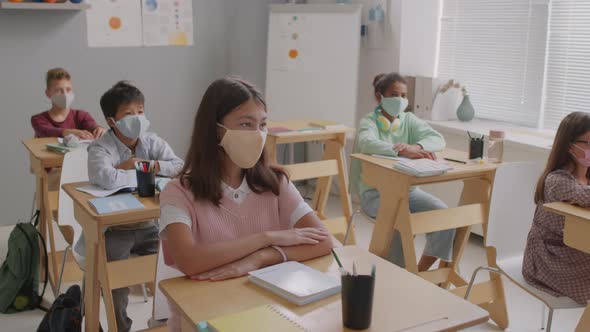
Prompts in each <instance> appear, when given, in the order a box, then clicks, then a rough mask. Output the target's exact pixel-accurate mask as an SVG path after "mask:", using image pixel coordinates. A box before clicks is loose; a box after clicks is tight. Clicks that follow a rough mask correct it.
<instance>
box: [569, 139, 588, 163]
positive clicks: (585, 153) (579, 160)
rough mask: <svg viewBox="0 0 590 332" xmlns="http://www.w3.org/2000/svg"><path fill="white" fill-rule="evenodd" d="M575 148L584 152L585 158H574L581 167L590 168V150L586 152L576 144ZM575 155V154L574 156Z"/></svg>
mask: <svg viewBox="0 0 590 332" xmlns="http://www.w3.org/2000/svg"><path fill="white" fill-rule="evenodd" d="M574 146H575V147H576V148H578V149H580V150H582V151H584V157H583V158H578V157H576V156H574V158H576V160H577V161H578V162H579V163H580V165H582V166H584V167H590V150H584V149H582V148H581V147H579V146H577V145H575V144H574ZM572 155H573V154H572Z"/></svg>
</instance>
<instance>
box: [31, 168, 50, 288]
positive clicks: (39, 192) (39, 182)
mask: <svg viewBox="0 0 590 332" xmlns="http://www.w3.org/2000/svg"><path fill="white" fill-rule="evenodd" d="M35 183H36V184H35V187H36V192H35V200H36V202H37V210H39V211H40V212H41V211H43V210H44V204H43V177H41V176H39V175H37V174H35ZM38 228H39V233H41V236H43V238H44V239H45V240H46V242H45V243H47V225H46V224H45V216H44V215H43V214H41V215H39V225H38ZM41 250H43V249H41ZM41 254H43V253H41ZM40 264H41V270H40V271H41V278H43V280H45V278H49V276H46V275H45V261H44V260H41V262H40ZM50 275H51V274H50ZM49 285H50V286H51V287H53V285H51V282H50V283H49Z"/></svg>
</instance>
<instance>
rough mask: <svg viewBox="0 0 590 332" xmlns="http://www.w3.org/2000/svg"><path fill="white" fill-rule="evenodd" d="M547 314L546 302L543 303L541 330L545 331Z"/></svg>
mask: <svg viewBox="0 0 590 332" xmlns="http://www.w3.org/2000/svg"><path fill="white" fill-rule="evenodd" d="M546 316H547V307H546V306H545V304H544V303H541V331H545V320H546V318H547V317H546Z"/></svg>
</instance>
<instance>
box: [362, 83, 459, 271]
mask: <svg viewBox="0 0 590 332" xmlns="http://www.w3.org/2000/svg"><path fill="white" fill-rule="evenodd" d="M373 86H374V89H375V100H376V102H377V104H378V105H377V107H375V109H374V111H373V112H371V113H369V114H367V115H365V116H364V117H363V118H362V120H361V122H360V125H359V128H358V132H357V137H356V142H355V151H354V152H355V153H366V154H380V155H386V156H400V157H407V158H411V159H420V158H429V159H434V158H436V156H435V155H434V152H436V151H440V150H443V149H444V148H445V140H444V138H443V137H442V135H441V134H439V133H438V132H437V131H435V130H434V129H432V127H430V126H429V125H428V124H427V123H426V122H425V121H423V120H421V119H419V118H418V117H416V116H415V115H414V114H413V113H405V112H404V110H405V109H406V108H407V107H408V99H407V96H406V95H407V91H408V88H407V85H406V82H405V80H404V79H403V77H401V76H400V75H398V74H396V73H390V74H380V75H377V76H376V77H375V79H374V81H373ZM351 188H352V190H353V191H354V192H356V193H357V194H358V195H359V196H360V199H361V208H362V209H363V211H364V212H365V213H366V214H367V215H369V216H371V217H373V218H375V217H376V216H377V210H378V209H379V204H380V195H379V192H378V191H377V190H376V189H374V188H371V187H369V186H367V185H366V184H364V183H363V181H362V179H361V165H360V162H359V161H357V160H354V161H353V162H352V165H351ZM409 205H410V212H412V213H417V212H424V211H430V210H437V209H446V208H447V206H446V205H445V203H443V202H442V201H441V200H440V199H438V198H436V197H435V196H433V195H430V194H429V193H427V192H425V191H422V190H421V189H419V188H413V189H412V190H411V191H410V202H409ZM454 239H455V230H444V231H439V232H434V233H429V234H427V235H426V247H425V248H424V252H423V254H422V257H421V258H420V262H419V263H418V269H419V270H420V271H426V270H428V269H429V268H430V266H432V264H434V262H436V260H437V259H441V260H444V261H450V260H451V258H452V255H453V241H454ZM389 260H390V261H392V262H393V263H395V264H397V265H399V266H402V267H404V266H405V263H404V257H403V251H402V246H401V241H400V235H399V232H397V231H396V232H395V235H394V238H393V241H392V245H391V249H390V254H389Z"/></svg>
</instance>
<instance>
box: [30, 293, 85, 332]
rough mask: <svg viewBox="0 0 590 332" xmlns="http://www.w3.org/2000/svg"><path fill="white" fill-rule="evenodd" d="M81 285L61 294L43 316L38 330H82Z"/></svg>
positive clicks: (51, 331)
mask: <svg viewBox="0 0 590 332" xmlns="http://www.w3.org/2000/svg"><path fill="white" fill-rule="evenodd" d="M81 298H82V292H81V291H80V286H78V285H74V286H71V287H70V288H68V290H67V291H66V292H65V293H64V294H60V295H59V296H58V297H57V299H55V301H53V304H52V305H51V308H49V310H47V313H46V314H45V316H44V317H43V320H42V321H41V324H40V325H39V328H38V329H37V332H80V331H82V313H81V311H80V301H81Z"/></svg>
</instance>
